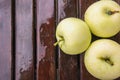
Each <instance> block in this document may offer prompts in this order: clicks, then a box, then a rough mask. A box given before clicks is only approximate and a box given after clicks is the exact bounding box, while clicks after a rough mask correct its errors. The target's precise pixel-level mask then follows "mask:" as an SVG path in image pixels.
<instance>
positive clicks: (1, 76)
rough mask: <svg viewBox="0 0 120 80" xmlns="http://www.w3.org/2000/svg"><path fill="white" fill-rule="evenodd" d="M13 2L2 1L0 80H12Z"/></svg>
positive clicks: (0, 5)
mask: <svg viewBox="0 0 120 80" xmlns="http://www.w3.org/2000/svg"><path fill="white" fill-rule="evenodd" d="M11 30H12V28H11V0H0V80H11V63H12V62H11V60H12V56H11V55H12V53H11V52H12V48H11Z"/></svg>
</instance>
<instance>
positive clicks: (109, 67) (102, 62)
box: [84, 39, 120, 80]
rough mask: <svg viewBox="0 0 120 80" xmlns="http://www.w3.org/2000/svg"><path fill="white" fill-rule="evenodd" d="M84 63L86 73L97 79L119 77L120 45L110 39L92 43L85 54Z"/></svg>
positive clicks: (107, 79)
mask: <svg viewBox="0 0 120 80" xmlns="http://www.w3.org/2000/svg"><path fill="white" fill-rule="evenodd" d="M84 63H85V67H86V69H87V70H88V72H89V73H90V74H92V75H93V76H94V77H96V78H98V79H102V80H113V79H116V78H118V77H120V44H119V43H117V42H115V41H113V40H110V39H99V40H96V41H94V42H93V43H92V44H91V46H90V47H89V48H88V49H87V50H86V52H85V56H84Z"/></svg>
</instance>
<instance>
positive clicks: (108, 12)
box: [106, 11, 120, 15]
mask: <svg viewBox="0 0 120 80" xmlns="http://www.w3.org/2000/svg"><path fill="white" fill-rule="evenodd" d="M119 12H120V11H107V12H106V13H107V14H108V15H113V14H115V13H119Z"/></svg>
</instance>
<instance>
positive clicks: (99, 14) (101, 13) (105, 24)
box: [84, 0, 120, 38]
mask: <svg viewBox="0 0 120 80" xmlns="http://www.w3.org/2000/svg"><path fill="white" fill-rule="evenodd" d="M84 19H85V22H86V23H87V24H88V26H89V27H90V29H91V31H92V33H93V34H94V35H96V36H99V37H104V38H108V37H112V36H114V35H116V34H117V33H118V32H119V31H120V5H119V4H118V3H117V2H115V1H112V0H101V1H97V2H95V3H93V4H92V5H91V6H89V7H88V8H87V10H86V12H85V15H84Z"/></svg>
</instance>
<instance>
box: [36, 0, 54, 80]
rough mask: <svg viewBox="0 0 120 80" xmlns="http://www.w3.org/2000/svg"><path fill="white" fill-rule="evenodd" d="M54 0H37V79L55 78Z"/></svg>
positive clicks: (47, 79) (52, 79) (49, 79)
mask: <svg viewBox="0 0 120 80" xmlns="http://www.w3.org/2000/svg"><path fill="white" fill-rule="evenodd" d="M54 7H55V5H54V0H37V6H36V8H37V80H56V66H55V65H56V64H55V63H56V62H55V47H54V46H53V44H54V43H55V16H54V15H55V14H54Z"/></svg>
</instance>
